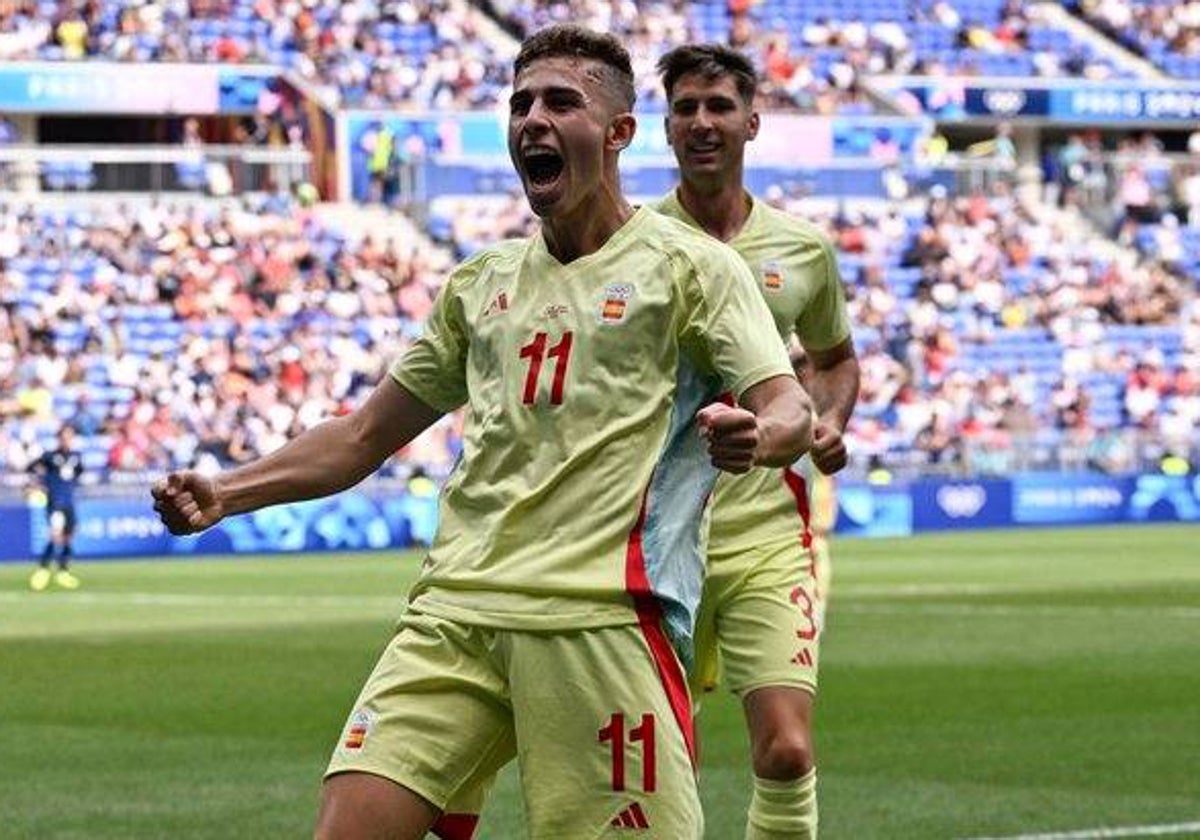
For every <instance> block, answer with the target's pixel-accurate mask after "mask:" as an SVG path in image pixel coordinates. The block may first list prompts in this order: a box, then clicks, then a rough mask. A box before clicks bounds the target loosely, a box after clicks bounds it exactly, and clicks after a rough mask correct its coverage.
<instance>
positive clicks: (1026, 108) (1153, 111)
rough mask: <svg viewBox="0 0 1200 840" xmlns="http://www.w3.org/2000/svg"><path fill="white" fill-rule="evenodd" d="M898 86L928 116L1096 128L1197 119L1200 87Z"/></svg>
mask: <svg viewBox="0 0 1200 840" xmlns="http://www.w3.org/2000/svg"><path fill="white" fill-rule="evenodd" d="M902 84H903V89H904V91H905V92H906V93H907V94H909V95H911V96H913V97H915V98H916V100H917V101H918V102H919V103H920V104H921V107H922V109H923V111H924V112H925V113H926V114H930V115H932V116H937V117H940V118H942V119H947V120H955V119H966V118H970V117H993V118H995V119H1005V120H1007V119H1013V118H1022V119H1034V120H1044V121H1047V122H1064V123H1096V124H1108V123H1121V122H1137V123H1154V122H1185V123H1194V122H1196V121H1198V120H1200V85H1196V84H1186V83H1174V84H1169V85H1155V84H1147V83H1131V82H1104V83H1102V84H1101V83H1097V84H1081V83H1079V82H1062V83H1053V82H1039V83H1035V84H1031V83H1029V82H1028V81H1027V80H1015V81H1014V80H1008V79H1006V80H997V81H994V82H987V81H981V80H976V79H962V78H946V79H938V80H933V81H931V80H929V79H906V80H903V82H902Z"/></svg>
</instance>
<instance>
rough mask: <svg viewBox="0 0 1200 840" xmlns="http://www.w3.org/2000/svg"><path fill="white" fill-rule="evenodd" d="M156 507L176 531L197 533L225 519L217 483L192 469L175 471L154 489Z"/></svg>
mask: <svg viewBox="0 0 1200 840" xmlns="http://www.w3.org/2000/svg"><path fill="white" fill-rule="evenodd" d="M150 495H151V496H153V497H154V509H155V510H156V511H158V516H159V518H160V519H161V520H162V521H163V524H164V525H166V526H167V530H168V531H170V532H171V533H172V534H176V535H179V534H196V533H199V532H200V531H203V530H204V529H205V528H210V527H212V526H213V525H216V524H217V523H218V522H220V521H221V518H222V517H223V516H224V515H225V514H224V511H223V510H222V505H221V500H220V497H219V493H218V489H217V483H216V482H215V481H213V480H212V479H211V478H205V477H204V476H202V475H200V474H199V473H196V472H191V471H190V470H188V471H184V472H175V473H171V474H170V475H168V476H167V477H166V478H163V479H159V480H158V481H156V482H154V486H153V487H152V488H150Z"/></svg>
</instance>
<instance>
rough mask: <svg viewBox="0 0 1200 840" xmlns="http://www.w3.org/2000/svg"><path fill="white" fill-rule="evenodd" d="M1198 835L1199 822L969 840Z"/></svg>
mask: <svg viewBox="0 0 1200 840" xmlns="http://www.w3.org/2000/svg"><path fill="white" fill-rule="evenodd" d="M1193 832H1196V833H1200V822H1187V823H1169V824H1165V825H1130V826H1124V827H1121V828H1086V829H1083V830H1082V831H1053V832H1050V833H1049V834H1013V835H1007V836H1004V837H972V838H970V840H1103V838H1109V837H1166V836H1168V835H1171V834H1191V833H1193Z"/></svg>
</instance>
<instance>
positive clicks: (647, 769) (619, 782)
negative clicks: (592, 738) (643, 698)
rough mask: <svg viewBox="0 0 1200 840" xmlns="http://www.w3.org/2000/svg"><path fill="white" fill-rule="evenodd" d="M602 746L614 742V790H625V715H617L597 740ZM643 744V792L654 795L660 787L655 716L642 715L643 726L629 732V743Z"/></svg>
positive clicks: (601, 731)
mask: <svg viewBox="0 0 1200 840" xmlns="http://www.w3.org/2000/svg"><path fill="white" fill-rule="evenodd" d="M596 740H597V741H599V742H600V743H601V744H605V743H608V742H612V789H613V790H625V715H624V714H622V713H621V712H617V713H615V714H614V715H613V716H612V717H611V718H610V719H609V721H608V726H605V727H603V728H602V729H601V730H600V732H599V736H598V737H597V739H596ZM639 741H640V742H641V744H642V790H643V791H645V792H646V793H654V790H655V788H656V787H657V786H658V779H657V778H656V774H655V756H654V715H650V714H646V715H642V724H641V726H635V727H634V728H633V729H631V730H629V742H630V743H638V742H639Z"/></svg>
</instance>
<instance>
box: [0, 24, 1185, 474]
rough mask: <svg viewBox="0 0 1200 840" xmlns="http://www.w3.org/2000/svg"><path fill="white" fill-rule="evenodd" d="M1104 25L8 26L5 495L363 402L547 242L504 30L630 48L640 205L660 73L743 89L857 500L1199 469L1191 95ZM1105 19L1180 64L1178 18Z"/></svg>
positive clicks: (218, 452) (756, 184)
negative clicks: (833, 357) (835, 333)
mask: <svg viewBox="0 0 1200 840" xmlns="http://www.w3.org/2000/svg"><path fill="white" fill-rule="evenodd" d="M1121 5H1122V4H1119V3H1105V4H1088V3H1082V4H1080V5H1079V6H1078V7H1077V8H1075V9H1074V11H1076V12H1077V13H1078V14H1077V16H1069V15H1068V14H1067V13H1066V12H1065V11H1064V9H1063V8H1062V7H1061V6H1060V5H1059V4H1052V3H1051V4H1047V3H1017V2H1006V1H1005V0H961V2H945V0H922V1H921V2H915V3H904V4H900V3H895V2H886V0H842V2H832V1H831V0H814V1H813V2H799V1H798V0H763V2H758V3H743V2H736V1H735V2H723V1H722V2H716V0H706V1H705V2H700V3H691V4H665V3H651V2H644V3H643V2H631V3H625V4H611V3H600V2H587V3H571V4H565V3H558V2H535V3H508V2H491V3H484V4H479V5H475V6H471V5H468V4H463V3H447V2H435V0H425V1H424V2H417V3H405V4H399V5H391V4H379V3H373V2H360V3H343V2H333V1H332V0H308V1H307V2H304V3H296V4H279V3H266V2H249V0H228V1H227V2H226V1H225V0H222V1H221V2H217V0H212V1H211V2H189V3H184V2H149V3H143V4H139V5H137V6H130V5H128V4H124V3H117V2H95V3H88V4H83V5H78V4H73V3H67V2H52V1H51V0H42V2H34V0H20V2H12V3H6V4H0V57H2V58H4V59H7V61H6V62H5V63H4V64H0V76H2V77H3V79H4V80H5V84H2V85H0V107H3V108H5V109H6V111H5V113H6V116H5V117H4V118H0V187H2V188H6V189H9V190H11V192H10V193H6V194H4V198H3V201H4V205H3V207H2V208H0V268H2V272H3V273H2V275H0V276H2V279H3V284H2V286H0V307H2V308H0V337H2V338H3V339H4V341H3V343H0V481H2V482H4V483H7V484H13V485H20V484H22V483H23V482H24V481H25V479H24V471H25V469H26V468H27V467H28V465H29V463H30V462H31V460H32V459H33V458H34V457H35V456H36V453H37V452H39V451H40V450H41V449H42V448H44V447H45V446H47V445H48V444H49V442H50V441H51V439H52V437H53V434H54V431H55V428H56V427H57V425H58V424H59V423H60V422H62V421H64V420H66V421H68V422H71V423H73V424H74V425H76V426H77V427H79V428H80V430H81V431H82V432H83V435H82V445H83V448H84V454H85V467H86V469H87V470H88V472H89V474H92V475H96V476H104V477H105V478H106V479H108V480H114V481H119V480H121V479H122V477H127V478H130V480H135V481H136V480H137V477H138V476H141V475H144V474H145V473H146V472H148V471H157V470H162V469H164V468H166V467H169V466H171V465H179V464H186V463H193V462H197V461H199V462H202V463H204V464H206V465H207V466H208V467H212V466H214V465H216V464H227V463H232V462H237V461H240V460H244V459H248V458H251V457H254V456H257V455H260V454H262V453H264V452H268V451H270V450H271V449H273V448H275V447H277V446H278V445H280V443H281V442H282V441H283V440H284V439H286V438H287V436H289V435H290V434H294V433H295V432H296V431H297V430H300V429H303V428H306V427H308V426H310V425H312V424H313V423H315V422H317V421H319V420H320V419H321V418H322V417H325V416H328V415H329V414H331V413H334V412H338V411H344V410H346V409H347V408H348V407H349V406H351V405H353V404H354V403H355V401H356V400H357V399H359V398H361V396H362V394H363V393H364V389H365V387H366V386H368V385H369V384H370V383H371V382H373V381H375V380H376V379H377V378H378V376H379V375H380V374H381V373H382V371H383V370H384V367H385V366H386V364H387V363H388V361H389V360H390V359H392V358H394V356H395V354H396V353H397V352H399V351H400V350H401V349H403V347H404V346H405V345H406V342H407V341H408V340H409V339H410V338H411V337H412V336H413V335H415V334H416V332H417V331H418V330H419V329H420V327H421V323H422V321H423V319H424V316H425V314H426V313H427V312H428V310H429V306H430V302H431V300H432V298H433V296H434V295H435V294H436V292H437V290H438V288H439V286H440V283H441V282H442V281H443V279H444V276H445V271H446V269H447V268H448V266H449V265H450V262H451V261H452V260H453V259H456V258H462V257H465V256H466V255H468V254H469V253H471V252H473V251H474V250H476V249H478V248H479V247H482V246H484V245H486V244H488V243H490V242H492V241H494V240H495V239H497V238H501V237H505V236H512V235H520V234H522V233H525V232H527V231H528V230H529V229H530V225H531V224H532V220H531V216H530V213H529V211H528V208H527V206H526V203H525V201H524V200H523V199H522V198H521V197H520V195H519V193H514V192H513V190H514V188H515V187H516V186H517V185H516V181H515V178H514V176H513V173H512V171H511V167H510V166H509V164H508V161H507V152H506V148H505V139H504V124H503V119H502V115H499V114H497V112H496V111H497V108H496V106H497V104H498V102H499V100H500V99H502V98H503V97H504V96H505V95H506V93H505V91H506V86H507V85H508V84H509V82H510V78H509V76H510V73H509V70H508V63H509V61H510V60H511V56H512V54H513V50H514V47H515V44H516V43H517V41H516V39H518V38H520V37H522V36H523V35H524V34H526V33H527V32H529V31H531V30H532V29H534V28H536V27H538V26H541V25H543V24H545V23H548V22H552V21H558V20H562V19H564V18H565V17H566V16H568V15H569V16H570V17H571V18H572V19H573V20H578V21H580V22H582V23H585V24H588V25H592V26H595V27H598V28H602V29H607V30H610V31H614V32H617V33H618V34H620V35H621V37H622V39H623V41H624V42H625V43H626V44H627V45H628V47H629V48H630V50H631V53H632V55H633V59H634V62H635V69H636V70H637V71H638V76H639V84H640V86H641V91H640V94H641V102H640V104H639V114H640V116H641V121H640V127H639V131H638V134H637V136H636V137H635V140H634V143H633V144H632V145H631V147H630V148H629V149H627V150H626V152H625V153H624V155H623V157H622V164H623V177H624V179H625V185H626V189H628V190H629V192H630V193H631V194H635V195H638V196H640V197H642V198H643V199H649V198H652V197H655V196H657V195H659V194H661V193H662V192H664V191H665V190H666V189H668V188H669V187H670V186H671V184H672V183H673V182H674V179H675V168H674V161H673V158H672V157H671V155H670V150H669V147H668V145H667V138H666V136H665V134H664V133H663V129H662V121H661V112H660V111H659V110H658V109H661V107H662V97H661V94H660V93H659V91H658V87H659V86H658V82H657V80H656V78H655V75H654V62H655V60H656V59H657V58H658V57H659V56H660V55H661V54H662V52H663V51H664V50H665V49H667V48H668V47H670V46H673V45H675V44H678V43H681V42H683V41H685V40H688V39H700V40H707V39H714V40H718V41H724V42H727V43H731V44H733V45H735V46H738V47H740V48H742V49H744V50H745V51H746V52H747V54H748V55H750V56H751V57H752V58H753V59H754V60H755V62H756V63H757V65H758V66H759V68H760V69H761V71H762V74H763V77H764V82H765V85H764V89H763V95H762V96H761V98H760V100H759V101H758V105H759V106H760V108H761V109H762V110H763V111H764V117H763V131H762V132H761V133H760V136H759V138H758V139H757V140H756V141H755V143H754V144H752V146H751V147H750V152H751V158H750V160H749V166H748V169H747V173H746V184H747V186H748V187H749V188H750V189H752V190H753V191H754V192H756V193H757V194H758V195H760V196H762V198H763V199H764V200H766V201H769V202H771V203H772V204H775V205H777V206H779V207H782V208H784V209H787V210H788V211H790V212H793V213H795V214H797V215H799V216H802V217H805V218H809V219H812V220H814V221H815V222H817V223H818V224H819V225H820V226H821V227H822V228H823V230H824V231H825V233H826V234H827V235H828V236H829V237H830V238H831V239H832V241H833V242H834V244H835V246H836V247H837V249H838V252H839V261H840V264H841V268H842V273H843V279H844V281H845V284H846V290H847V295H848V297H849V300H850V309H851V314H852V317H853V319H854V324H855V329H856V342H857V345H858V349H859V353H860V355H861V358H862V360H863V368H864V383H863V394H862V399H861V400H860V403H859V409H858V412H857V413H856V416H855V418H854V420H853V421H852V423H851V426H850V438H851V442H852V450H853V451H852V464H851V471H850V475H851V476H859V477H861V476H863V475H866V474H868V472H869V471H870V470H872V469H874V468H880V467H884V468H887V469H888V470H890V471H891V472H892V473H893V474H899V475H920V474H926V473H939V474H1005V473H1010V472H1013V471H1018V470H1023V469H1030V468H1039V469H1040V468H1055V469H1058V468H1067V469H1085V468H1090V469H1096V470H1104V471H1107V472H1114V473H1115V472H1121V471H1124V470H1132V469H1138V468H1146V467H1154V466H1156V465H1157V463H1158V461H1159V459H1161V457H1163V456H1164V455H1166V454H1169V453H1171V454H1179V455H1181V456H1183V457H1185V458H1186V459H1188V460H1190V462H1191V463H1196V462H1197V460H1200V459H1198V458H1197V457H1196V455H1197V452H1196V448H1197V443H1198V442H1197V435H1196V431H1195V430H1196V428H1197V427H1198V426H1200V395H1198V393H1197V384H1196V380H1197V378H1198V376H1200V373H1198V365H1200V335H1198V332H1200V313H1198V312H1197V305H1196V303H1195V291H1196V285H1197V282H1200V166H1198V165H1197V164H1196V158H1195V155H1196V154H1198V153H1200V132H1196V131H1195V130H1194V127H1195V124H1196V118H1197V117H1200V90H1197V89H1195V88H1194V87H1191V86H1188V85H1186V84H1184V83H1171V82H1164V81H1163V80H1162V79H1161V78H1155V71H1154V69H1153V67H1152V66H1151V65H1149V64H1147V63H1146V62H1144V61H1141V60H1140V59H1139V58H1138V57H1137V55H1135V53H1136V54H1138V55H1143V56H1147V57H1150V58H1152V59H1153V58H1154V57H1153V56H1152V55H1151V52H1152V51H1151V50H1150V49H1149V48H1148V47H1146V46H1145V44H1143V43H1142V41H1137V42H1136V43H1134V42H1130V41H1129V40H1128V39H1125V41H1124V42H1123V43H1124V47H1129V48H1131V49H1130V50H1127V49H1125V48H1124V47H1122V46H1120V45H1118V44H1116V43H1115V42H1114V40H1113V39H1112V38H1110V37H1109V36H1108V34H1106V32H1108V30H1107V29H1106V28H1105V27H1104V26H1103V25H1101V22H1100V21H1098V19H1097V15H1101V16H1102V15H1105V14H1108V15H1111V14H1113V13H1114V10H1115V9H1117V8H1118V7H1119V6H1121ZM1125 5H1127V6H1128V7H1129V13H1130V15H1131V19H1132V18H1137V19H1138V20H1143V19H1144V20H1146V21H1151V22H1153V25H1154V26H1155V27H1157V29H1155V30H1154V31H1156V32H1158V33H1159V35H1161V36H1163V37H1166V35H1167V34H1169V35H1170V37H1169V38H1168V41H1169V43H1170V47H1171V49H1172V50H1174V51H1175V52H1173V53H1172V55H1176V56H1180V57H1186V56H1187V54H1188V53H1189V51H1191V50H1193V49H1194V46H1192V45H1194V43H1195V39H1194V38H1192V37H1190V35H1189V34H1188V33H1189V32H1190V31H1191V30H1190V29H1189V27H1190V26H1191V25H1192V19H1191V17H1189V15H1192V14H1193V12H1192V11H1191V10H1192V9H1193V8H1194V6H1195V4H1194V3H1153V4H1149V3H1147V4H1139V3H1132V4H1125ZM1149 25H1150V24H1149V23H1148V24H1147V26H1149ZM1102 30H1103V31H1102ZM1131 31H1136V32H1139V33H1140V32H1142V29H1141V28H1139V29H1136V30H1131ZM172 62H176V64H172ZM189 62H201V63H189ZM1159 64H1160V66H1162V64H1161V62H1160V63H1159ZM149 73H153V81H154V82H155V84H150V83H149V81H150V76H149V75H147V74H149ZM93 76H94V78H92V77H93ZM1081 78H1082V79H1086V80H1092V81H1090V82H1086V81H1080V79H1081ZM1095 80H1106V81H1103V82H1097V81H1095ZM181 103H182V104H181ZM181 107H182V108H184V109H185V110H182V111H181V110H179V108H181ZM500 107H501V108H502V107H503V106H502V105H501V106H500ZM187 108H191V109H193V113H191V114H189V113H188V111H187V110H186V109H187ZM80 117H87V119H80ZM272 155H275V157H272ZM313 184H316V185H317V186H313ZM97 192H120V193H121V197H120V198H118V199H115V200H114V201H113V202H109V203H107V204H103V205H102V204H99V203H95V202H92V201H90V200H89V199H88V195H89V194H93V193H97ZM134 193H136V195H135V194H134ZM164 193H180V194H183V193H186V194H189V197H187V198H184V197H180V198H178V199H170V200H168V199H166V198H164V197H162V196H163V194H164ZM50 194H59V195H58V197H57V198H54V199H51V198H48V196H49V195H50ZM318 195H320V196H321V197H323V198H325V199H332V198H341V199H343V200H352V201H353V202H354V203H356V204H358V205H360V209H361V212H362V213H368V214H369V213H371V212H376V210H375V208H376V206H377V205H379V204H384V205H387V206H388V208H389V210H388V212H403V213H405V214H406V216H405V217H406V218H407V219H408V220H409V221H408V222H407V223H406V225H405V227H404V228H403V229H404V230H410V229H411V230H413V231H417V233H414V234H413V235H411V236H410V235H408V234H407V233H405V234H404V235H403V236H402V237H401V240H402V241H400V240H395V239H394V240H393V241H385V240H386V239H387V236H386V235H384V236H380V235H379V234H378V233H377V234H375V235H374V236H372V235H366V236H364V235H363V234H362V233H361V231H355V232H351V229H352V228H356V227H359V226H358V225H357V224H356V223H353V222H351V223H349V224H348V225H342V224H340V222H338V221H333V222H326V221H322V219H323V218H326V217H325V216H322V215H320V214H318V213H316V212H314V209H313V207H312V206H311V205H312V204H313V202H314V201H315V200H316V198H317V196H318ZM64 196H65V198H64ZM152 196H157V197H152ZM205 196H208V197H209V198H204V199H203V200H199V199H202V198H203V197H205ZM219 196H230V198H227V199H226V200H224V201H216V200H212V199H211V197H219ZM172 202H174V203H172ZM364 207H365V209H363V208H364ZM348 212H349V213H350V215H351V216H353V215H354V213H355V212H358V211H355V210H351V211H348ZM388 218H391V219H399V218H400V217H399V216H392V217H385V222H384V225H388V224H391V222H390V221H387V219H388ZM375 229H376V230H379V229H381V228H380V226H379V225H375ZM338 359H342V360H343V362H344V363H343V364H342V365H341V366H340V367H339V365H338V364H337V363H336V360H338ZM168 362H170V364H168ZM459 445H460V443H459V440H458V437H457V431H456V429H455V425H454V423H446V424H444V426H442V427H439V429H438V430H437V432H436V433H435V434H433V435H430V436H429V437H428V438H425V439H422V441H421V442H419V443H418V444H416V445H414V447H413V448H412V449H411V450H410V451H409V452H406V453H405V454H404V457H403V458H402V459H399V460H398V461H397V462H396V465H397V467H398V469H399V471H400V472H401V473H403V472H405V471H407V469H408V468H409V467H410V466H413V465H416V466H420V467H422V468H423V469H425V470H427V471H429V472H431V473H432V474H434V475H435V476H437V475H442V474H444V473H445V472H446V471H447V470H448V469H449V467H450V465H451V464H452V463H453V461H454V459H455V457H456V456H457V453H458V448H459Z"/></svg>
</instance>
